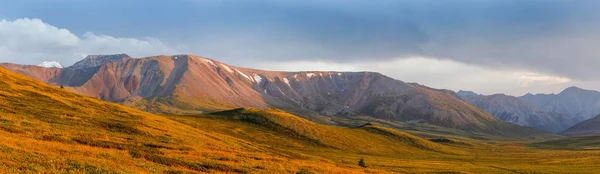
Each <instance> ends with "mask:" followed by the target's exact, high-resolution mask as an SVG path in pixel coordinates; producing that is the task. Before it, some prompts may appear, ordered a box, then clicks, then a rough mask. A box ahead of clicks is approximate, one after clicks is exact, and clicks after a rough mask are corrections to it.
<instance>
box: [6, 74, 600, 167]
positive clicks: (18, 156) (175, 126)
mask: <svg viewBox="0 0 600 174" xmlns="http://www.w3.org/2000/svg"><path fill="white" fill-rule="evenodd" d="M0 79H1V80H0V116H1V117H0V170H1V171H2V172H1V173H597V171H600V150H593V149H595V148H593V147H595V146H594V143H597V141H594V140H596V139H597V137H587V138H567V139H561V140H550V141H547V142H537V140H536V141H533V140H527V139H512V140H511V139H488V140H475V139H471V138H467V137H461V136H456V135H453V136H450V137H451V138H442V139H438V140H435V141H431V140H428V139H425V138H422V137H424V136H422V137H419V136H414V135H411V134H408V133H405V132H403V131H400V130H396V129H391V128H386V127H383V126H378V125H363V126H359V127H353V128H348V127H335V126H327V125H322V124H317V123H314V122H311V121H308V120H305V119H303V118H300V117H298V116H295V115H292V114H289V113H286V112H283V111H280V110H259V109H253V108H245V109H236V110H230V111H224V112H218V113H213V114H206V115H185V116H182V115H155V114H150V113H146V112H142V111H139V110H136V109H132V108H127V107H124V106H121V105H118V104H113V103H107V102H104V101H101V100H97V99H94V98H90V97H84V96H81V95H77V94H74V93H70V92H68V91H67V89H61V88H59V87H52V86H48V85H46V84H43V83H41V82H37V81H35V80H32V79H30V78H27V77H24V76H21V75H18V74H16V73H12V72H9V71H6V70H4V69H0ZM409 132H411V133H414V134H415V135H420V136H421V133H419V132H418V131H415V130H410V131H409ZM422 135H428V136H427V137H432V136H440V137H442V136H444V135H443V134H439V135H438V134H435V133H427V132H425V133H422ZM564 141H568V142H569V143H564ZM590 147H592V148H590ZM360 158H363V159H364V160H365V162H366V165H367V168H362V167H359V166H358V165H357V163H358V161H359V159H360Z"/></svg>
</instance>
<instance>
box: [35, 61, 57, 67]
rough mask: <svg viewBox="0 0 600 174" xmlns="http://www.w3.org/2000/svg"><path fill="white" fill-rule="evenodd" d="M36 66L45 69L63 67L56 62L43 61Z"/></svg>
mask: <svg viewBox="0 0 600 174" xmlns="http://www.w3.org/2000/svg"><path fill="white" fill-rule="evenodd" d="M37 66H41V67H46V68H63V65H62V64H60V63H59V62H57V61H43V62H42V63H40V64H38V65H37Z"/></svg>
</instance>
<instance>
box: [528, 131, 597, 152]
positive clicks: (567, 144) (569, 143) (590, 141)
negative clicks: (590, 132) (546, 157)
mask: <svg viewBox="0 0 600 174" xmlns="http://www.w3.org/2000/svg"><path fill="white" fill-rule="evenodd" d="M532 146H533V147H536V148H541V149H560V150H595V149H600V135H595V136H582V137H567V138H562V139H556V140H550V141H544V142H538V143H533V144H532Z"/></svg>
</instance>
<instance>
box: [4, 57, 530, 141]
mask: <svg viewBox="0 0 600 174" xmlns="http://www.w3.org/2000/svg"><path fill="white" fill-rule="evenodd" d="M2 66H4V67H7V68H8V69H11V70H13V71H16V72H19V73H22V74H25V75H27V76H30V77H33V78H36V79H38V80H41V81H45V82H47V83H50V84H55V85H65V86H70V87H72V88H71V89H72V90H74V91H76V92H78V93H81V94H85V95H88V96H92V97H98V98H101V99H104V100H108V101H120V102H123V103H125V104H127V105H130V106H134V107H137V108H141V109H146V110H149V111H153V112H167V113H189V112H193V111H218V110H225V109H231V108H236V107H257V108H270V107H275V108H280V109H284V110H287V111H291V112H295V113H313V114H319V115H325V116H355V115H367V116H371V117H375V118H380V119H385V120H392V121H404V122H425V123H429V124H433V125H439V126H444V127H448V128H457V129H463V130H477V131H485V132H496V133H499V132H503V130H508V129H514V130H513V131H516V130H518V129H519V128H518V127H516V126H513V125H510V124H508V123H505V122H503V121H501V120H498V119H496V118H494V117H493V116H491V115H489V114H487V113H486V112H484V111H482V110H480V109H478V108H476V107H474V106H471V105H469V104H468V103H465V102H463V101H461V100H460V99H458V98H457V97H456V95H455V93H454V92H452V91H447V90H438V89H432V88H428V87H425V86H422V85H418V84H410V83H404V82H402V81H399V80H395V79H392V78H389V77H387V76H384V75H382V74H379V73H374V72H279V71H262V70H255V69H248V68H241V67H235V66H231V65H227V64H224V63H221V62H218V61H215V60H212V59H207V58H203V57H199V56H193V55H175V56H153V57H147V58H141V59H134V58H130V57H129V56H127V55H108V56H88V57H87V58H85V59H84V60H82V61H80V62H77V63H75V65H73V66H70V67H67V68H63V69H44V68H42V67H37V66H21V65H14V64H3V65H2ZM30 69H31V70H30ZM523 132H527V131H525V130H523ZM504 133H506V132H504Z"/></svg>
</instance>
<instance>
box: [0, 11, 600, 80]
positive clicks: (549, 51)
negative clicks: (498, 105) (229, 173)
mask: <svg viewBox="0 0 600 174" xmlns="http://www.w3.org/2000/svg"><path fill="white" fill-rule="evenodd" d="M31 2H35V3H34V4H36V5H29V4H32V3H31ZM3 6H4V7H0V11H4V12H6V14H2V13H0V16H17V17H18V18H20V17H23V16H33V17H40V18H42V19H44V20H45V19H48V20H49V21H50V22H49V23H51V24H54V23H56V24H57V25H60V26H61V27H66V28H69V29H72V30H73V33H84V32H87V31H94V32H99V33H103V32H106V33H108V34H109V35H117V36H122V35H125V36H127V37H137V38H140V37H143V36H154V37H157V38H159V39H160V40H161V41H166V42H167V43H182V44H185V45H187V46H189V48H190V49H189V50H191V51H192V53H195V54H199V55H204V56H208V57H213V58H216V59H220V60H224V61H227V62H232V63H234V64H236V62H248V61H297V60H325V61H333V62H360V61H365V60H368V61H380V62H385V61H390V60H392V59H396V58H399V57H407V56H414V55H420V56H427V57H435V58H439V59H451V60H455V61H459V62H463V63H467V64H476V65H480V66H484V67H491V68H495V69H518V70H528V71H536V72H541V73H546V74H553V75H559V76H567V77H569V78H573V79H580V80H591V79H599V78H600V75H597V73H595V71H596V69H597V67H599V66H600V59H599V58H597V57H596V56H597V55H599V53H600V51H597V49H596V48H595V46H597V45H600V34H599V32H598V31H600V30H599V29H600V25H599V24H600V23H599V22H597V21H600V1H591V0H580V1H564V0H486V1H480V0H453V1H439V0H380V1H371V0H368V1H367V0H352V1H342V0H329V1H321V0H319V1H317V0H304V1H299V0H290V1H275V0H258V1H240V0H223V1H203V0H182V1H140V0H130V1H116V0H107V1H72V0H59V1H52V2H48V1H36V0H33V1H32V0H29V1H28V2H27V3H21V1H18V2H11V3H7V4H6V5H3ZM90 6H93V7H95V8H97V10H89V8H87V7H90ZM100 12H101V13H100ZM80 18H84V19H86V20H82V19H80ZM86 27H87V28H86ZM81 35H83V34H81ZM78 38H79V40H90V39H86V37H85V36H84V37H78ZM146 41H151V40H146ZM155 41H157V40H155ZM94 43H96V42H94ZM149 43H150V42H149ZM163 43H164V42H160V41H158V42H155V44H152V45H160V46H159V47H160V49H158V48H156V47H155V49H150V50H153V51H149V52H148V53H157V52H161V50H162V48H166V51H165V52H166V53H164V54H168V53H169V52H177V51H178V49H174V47H173V46H168V45H166V44H163ZM88 45H93V44H88ZM127 45H132V44H127ZM133 45H135V44H133ZM58 46H60V45H58ZM63 46H64V45H63ZM67 46H68V45H67ZM138 46H139V45H138ZM61 47H62V46H61ZM77 48H78V49H83V50H85V51H76V52H94V51H95V52H102V53H108V51H113V50H117V51H122V52H135V51H128V49H130V50H132V49H133V50H136V51H143V50H145V49H142V48H144V47H139V48H138V47H133V48H128V47H123V48H122V49H116V48H115V47H111V48H112V49H104V50H97V49H100V48H105V47H104V46H96V47H94V46H85V47H84V48H81V47H77ZM19 49H21V48H19ZM44 49H54V48H52V47H44ZM78 49H76V50H78ZM14 50H15V48H13V51H14ZM0 51H2V50H1V49H0ZM16 52H18V51H16ZM74 54H75V53H74ZM134 55H135V54H134ZM143 55H145V54H143ZM238 64H239V63H238Z"/></svg>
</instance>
